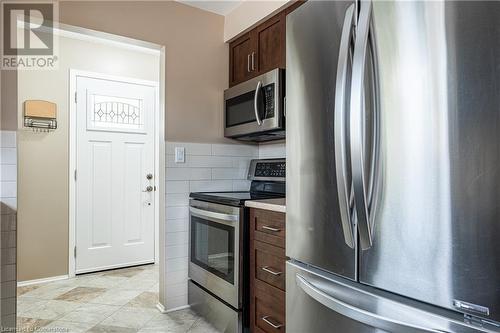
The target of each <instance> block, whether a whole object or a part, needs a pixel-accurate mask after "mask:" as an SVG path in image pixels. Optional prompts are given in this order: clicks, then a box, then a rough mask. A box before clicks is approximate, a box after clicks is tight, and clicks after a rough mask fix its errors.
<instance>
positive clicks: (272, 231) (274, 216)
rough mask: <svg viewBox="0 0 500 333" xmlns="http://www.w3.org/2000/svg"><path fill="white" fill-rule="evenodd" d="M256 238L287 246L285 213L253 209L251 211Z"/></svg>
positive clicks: (283, 246)
mask: <svg viewBox="0 0 500 333" xmlns="http://www.w3.org/2000/svg"><path fill="white" fill-rule="evenodd" d="M250 219H251V221H252V225H251V227H252V228H253V230H252V231H253V237H254V239H255V240H258V241H261V242H264V243H268V244H271V245H275V246H279V247H281V248H285V237H286V234H285V214H284V213H279V212H272V211H266V210H262V209H252V210H251V211H250Z"/></svg>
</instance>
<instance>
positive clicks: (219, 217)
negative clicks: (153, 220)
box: [189, 200, 242, 309]
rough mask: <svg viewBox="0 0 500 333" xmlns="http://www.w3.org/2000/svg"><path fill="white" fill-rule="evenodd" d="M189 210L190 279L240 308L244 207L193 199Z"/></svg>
mask: <svg viewBox="0 0 500 333" xmlns="http://www.w3.org/2000/svg"><path fill="white" fill-rule="evenodd" d="M189 211H190V217H189V220H190V222H189V244H190V246H189V278H190V279H191V280H193V281H195V282H196V283H198V284H199V285H201V286H202V287H204V288H206V289H207V290H208V291H210V292H211V293H212V294H214V295H215V296H217V297H219V298H221V299H222V300H224V301H225V302H227V303H228V304H230V305H231V306H233V307H234V308H236V309H239V308H240V307H241V293H240V292H239V284H240V283H239V278H240V269H239V264H240V220H241V219H242V209H241V208H239V207H232V206H226V205H219V204H214V203H208V202H203V201H198V200H191V201H190V207H189Z"/></svg>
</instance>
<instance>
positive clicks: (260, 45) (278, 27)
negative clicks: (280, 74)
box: [252, 12, 286, 74]
mask: <svg viewBox="0 0 500 333" xmlns="http://www.w3.org/2000/svg"><path fill="white" fill-rule="evenodd" d="M285 18H286V16H285V13H284V12H282V13H280V14H278V15H276V16H274V17H272V18H271V19H269V20H267V21H266V22H264V23H263V24H261V25H260V26H258V27H257V28H255V29H254V30H253V31H252V32H253V33H254V36H255V42H256V50H255V51H254V52H256V54H255V55H254V57H255V58H254V61H255V67H256V68H255V69H256V70H257V72H258V73H259V74H263V73H266V72H268V71H270V70H272V69H274V68H285Z"/></svg>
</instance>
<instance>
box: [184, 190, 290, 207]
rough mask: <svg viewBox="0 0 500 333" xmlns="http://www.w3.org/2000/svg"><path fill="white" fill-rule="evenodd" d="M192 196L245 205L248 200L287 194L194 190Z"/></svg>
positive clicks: (227, 203)
mask: <svg viewBox="0 0 500 333" xmlns="http://www.w3.org/2000/svg"><path fill="white" fill-rule="evenodd" d="M190 197H191V198H193V199H198V200H201V201H208V202H213V203H218V204H222V205H230V206H243V205H244V204H245V201H246V200H262V199H272V198H284V197H285V195H284V194H280V193H252V192H192V193H191V195H190Z"/></svg>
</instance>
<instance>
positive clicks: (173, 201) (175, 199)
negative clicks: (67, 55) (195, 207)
mask: <svg viewBox="0 0 500 333" xmlns="http://www.w3.org/2000/svg"><path fill="white" fill-rule="evenodd" d="M165 204H166V207H176V206H187V205H189V193H171V194H169V195H166V196H165Z"/></svg>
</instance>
